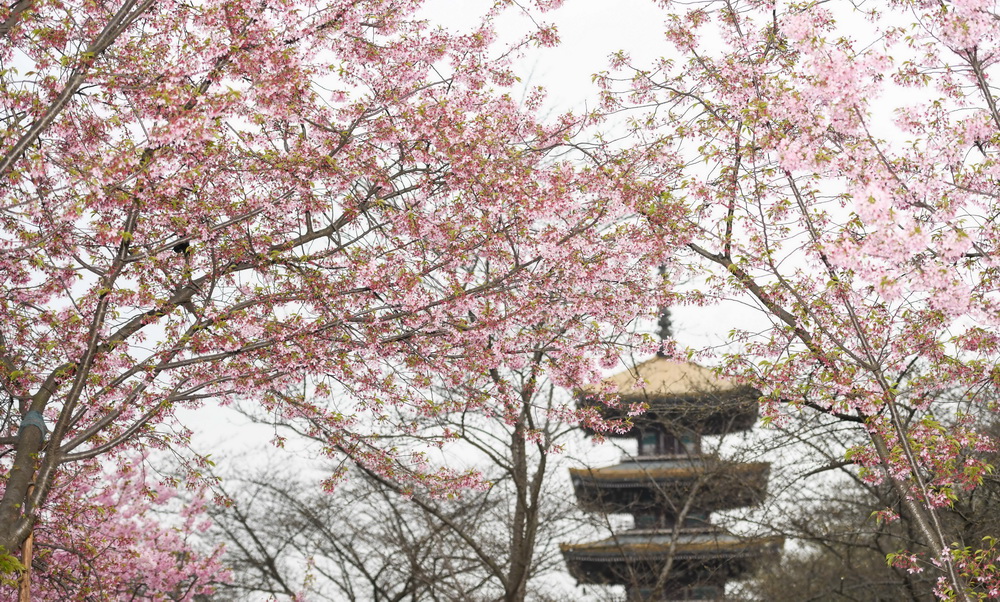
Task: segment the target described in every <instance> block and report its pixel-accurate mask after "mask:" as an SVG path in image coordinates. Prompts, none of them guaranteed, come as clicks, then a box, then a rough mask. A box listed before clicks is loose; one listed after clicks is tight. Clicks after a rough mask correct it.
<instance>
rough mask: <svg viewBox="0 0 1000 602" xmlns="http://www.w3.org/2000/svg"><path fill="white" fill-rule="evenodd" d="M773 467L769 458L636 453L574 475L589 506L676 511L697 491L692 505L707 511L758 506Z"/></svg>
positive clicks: (609, 509) (576, 487) (578, 493)
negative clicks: (742, 459)
mask: <svg viewBox="0 0 1000 602" xmlns="http://www.w3.org/2000/svg"><path fill="white" fill-rule="evenodd" d="M769 471H770V464H769V463H767V462H743V463H740V462H727V461H723V460H720V459H719V458H717V457H715V456H700V457H692V458H676V457H661V458H634V459H631V460H628V461H625V462H622V463H621V464H617V465H615V466H609V467H606V468H571V469H570V479H571V480H572V481H573V489H574V490H575V492H576V496H577V499H578V500H579V501H580V505H581V506H582V507H583V508H584V509H586V510H597V511H605V512H648V511H651V510H662V511H665V512H667V513H671V511H676V509H679V508H682V507H683V506H684V505H685V502H686V501H687V499H688V498H689V497H690V496H691V495H692V494H694V495H695V500H694V504H693V507H695V508H698V509H700V510H705V511H714V510H725V509H729V508H742V507H745V506H755V505H757V504H759V503H761V502H762V501H763V500H764V497H765V496H766V495H767V477H768V473H769ZM696 487H697V488H696Z"/></svg>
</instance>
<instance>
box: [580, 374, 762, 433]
mask: <svg viewBox="0 0 1000 602" xmlns="http://www.w3.org/2000/svg"><path fill="white" fill-rule="evenodd" d="M760 397H761V393H760V391H758V390H757V389H754V388H753V387H748V386H741V387H736V388H733V389H726V390H717V391H701V392H692V393H685V394H670V395H662V394H657V393H656V392H655V391H645V390H642V391H638V392H635V393H627V394H620V399H621V407H612V406H608V405H605V404H603V403H601V402H600V401H599V400H597V399H595V398H594V395H593V393H588V392H577V404H578V405H579V406H580V407H596V408H598V410H599V411H600V412H601V415H602V416H603V417H604V418H606V419H608V420H623V419H625V418H628V413H627V412H628V411H629V409H630V407H631V406H632V405H634V404H645V406H646V407H647V409H646V411H645V412H644V413H642V414H640V415H638V416H633V417H632V418H631V420H632V424H633V428H632V429H631V430H628V431H623V432H615V433H605V435H606V436H609V437H634V436H636V430H637V429H639V428H642V427H644V426H649V425H658V426H660V427H662V428H663V429H664V430H666V431H669V432H676V431H680V430H691V431H694V432H696V433H699V434H702V435H723V434H726V433H732V432H739V431H745V430H747V429H750V428H753V425H754V423H755V422H757V415H758V411H759V409H760V404H759V400H760ZM591 432H592V431H591Z"/></svg>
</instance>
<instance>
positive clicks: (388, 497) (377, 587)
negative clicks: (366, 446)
mask: <svg viewBox="0 0 1000 602" xmlns="http://www.w3.org/2000/svg"><path fill="white" fill-rule="evenodd" d="M542 343H543V341H541V340H539V341H536V342H534V343H533V342H532V341H531V340H530V338H526V340H525V341H524V344H525V345H526V346H528V347H530V346H532V345H541V344H542ZM545 361H549V360H548V358H547V355H546V354H545V352H544V350H543V349H542V348H541V347H539V348H538V352H537V354H536V355H535V360H534V361H533V362H531V363H530V364H529V365H528V366H526V367H524V368H522V369H520V370H514V371H501V370H493V371H492V374H491V378H492V379H493V380H494V382H495V384H497V386H500V387H503V388H505V389H507V388H509V389H510V390H511V391H512V392H514V395H512V397H511V398H510V399H511V402H510V404H509V405H507V406H506V407H504V408H501V409H498V413H499V414H500V416H498V417H500V418H502V420H497V419H496V418H490V417H484V416H482V415H481V414H480V413H479V412H470V411H466V410H464V409H462V403H463V402H462V401H461V400H460V399H459V397H460V396H461V395H462V394H464V391H461V390H460V391H449V390H446V389H442V390H439V391H438V392H437V393H438V396H439V397H438V399H439V405H438V408H439V409H438V410H437V411H434V412H426V411H425V412H422V413H421V414H420V415H417V416H409V417H406V416H405V413H404V412H397V414H396V415H395V418H394V419H393V420H392V424H393V425H394V426H392V427H390V428H386V429H385V431H384V432H382V434H381V435H380V436H379V437H378V440H379V441H380V442H381V443H380V444H381V445H391V446H393V447H395V448H396V450H397V453H399V454H400V455H405V454H406V453H412V454H414V455H416V456H419V458H420V460H419V461H420V462H426V463H436V462H439V461H447V462H449V463H451V464H455V463H461V464H464V465H466V466H468V467H471V468H474V469H475V470H476V471H478V472H479V473H480V474H481V475H482V478H483V479H484V480H485V482H484V484H483V485H482V486H481V487H479V488H477V489H475V490H471V491H465V492H457V493H449V494H447V495H440V494H435V493H434V492H433V491H428V490H427V489H425V488H421V487H416V488H414V487H413V486H412V485H411V484H410V483H409V482H408V481H407V480H406V479H405V478H393V477H392V476H390V475H385V474H381V473H378V472H376V471H374V470H371V469H368V468H366V467H365V466H364V464H363V463H358V464H356V465H355V466H353V467H352V468H350V469H349V470H348V473H349V474H351V475H352V476H351V477H350V478H349V479H348V481H347V482H346V483H342V484H340V485H338V486H337V488H336V489H335V490H333V491H328V492H325V493H324V492H322V491H318V487H316V484H315V483H312V487H310V485H309V483H307V482H303V480H302V479H297V478H293V477H290V476H283V475H284V474H285V471H282V470H277V469H276V470H270V471H268V472H267V474H264V475H261V476H259V477H257V478H254V479H245V478H244V479H239V478H237V479H235V480H234V481H233V482H232V483H231V485H228V486H227V492H228V493H229V495H230V497H231V498H232V499H233V503H232V505H229V506H224V507H219V508H216V509H214V510H212V514H213V517H214V519H215V521H216V523H217V528H216V529H215V531H214V532H215V533H217V534H218V535H219V537H220V540H221V541H225V542H227V553H226V556H225V557H224V560H225V561H226V562H227V563H229V566H231V567H232V569H233V573H234V580H233V583H232V584H231V585H229V586H226V587H225V588H224V592H225V591H230V592H233V595H234V596H235V598H236V599H240V598H241V597H243V596H245V595H247V594H248V593H250V592H258V593H275V594H278V595H284V596H294V595H297V594H299V593H302V594H303V595H304V596H305V597H306V598H308V599H314V598H316V599H329V600H342V599H350V600H359V601H362V600H364V601H369V600H371V601H382V600H402V599H406V600H442V601H445V600H505V601H523V600H552V601H555V600H567V599H570V598H571V597H572V593H571V589H572V588H567V589H560V587H559V586H558V585H553V583H552V582H551V579H552V577H553V575H556V581H555V583H560V582H561V581H562V582H565V581H566V577H565V565H564V563H563V559H562V555H561V554H560V551H559V546H558V544H559V543H562V542H565V541H573V540H577V539H579V538H580V537H586V536H587V534H588V533H590V532H592V531H594V530H595V528H594V526H593V525H591V526H589V528H588V526H587V524H586V520H587V518H586V517H585V516H583V515H582V514H581V513H580V512H579V510H578V509H577V508H576V503H575V500H574V499H573V498H572V495H571V493H570V492H569V491H568V482H567V481H568V473H567V472H566V466H567V462H566V461H565V458H564V456H563V454H562V453H561V451H560V450H561V448H563V446H564V445H566V444H567V443H577V444H578V443H579V442H580V439H582V436H583V435H582V432H581V431H580V430H579V429H577V428H576V426H575V425H574V424H572V423H571V422H570V423H567V421H566V419H567V417H573V416H575V415H576V411H575V407H574V402H573V399H572V397H571V396H570V395H569V394H568V393H567V392H566V391H565V390H560V389H559V388H558V387H555V386H554V385H553V384H552V383H551V382H547V380H546V379H545V378H544V377H543V376H542V369H541V364H542V363H543V362H545ZM240 407H242V408H243V409H244V410H245V411H246V413H247V415H250V416H252V417H255V418H257V419H259V420H261V421H267V420H268V417H267V415H266V414H264V413H259V412H258V413H256V414H255V413H254V411H255V410H254V407H253V406H249V405H241V406H240ZM402 423H406V424H408V428H407V429H405V430H400V429H399V428H397V427H396V426H395V425H398V424H402ZM279 428H281V425H279ZM284 429H288V430H291V431H297V432H300V433H310V432H312V434H311V435H309V436H312V437H314V438H315V439H316V441H317V442H323V441H326V440H327V438H326V435H325V434H324V433H323V432H322V430H315V429H321V426H320V425H315V424H313V425H310V424H307V423H301V422H300V423H288V424H286V425H284ZM442 432H447V433H449V434H448V435H447V437H448V440H447V441H444V442H442V444H443V451H442V452H441V455H440V456H438V454H436V453H432V452H431V451H430V450H428V449H427V446H426V443H425V442H426V441H427V440H432V441H434V440H438V439H439V437H440V433H442ZM345 454H346V455H347V456H348V457H350V455H351V454H350V452H349V451H347V450H345ZM307 565H308V566H307ZM560 577H561V579H560Z"/></svg>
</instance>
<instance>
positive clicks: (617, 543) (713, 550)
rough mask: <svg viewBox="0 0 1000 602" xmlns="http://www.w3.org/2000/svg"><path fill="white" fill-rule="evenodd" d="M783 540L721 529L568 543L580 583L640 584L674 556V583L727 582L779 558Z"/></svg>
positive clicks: (639, 533) (648, 532) (569, 558)
mask: <svg viewBox="0 0 1000 602" xmlns="http://www.w3.org/2000/svg"><path fill="white" fill-rule="evenodd" d="M784 541H785V540H784V538H783V537H757V538H741V537H736V536H734V535H731V534H728V533H725V532H723V531H721V530H719V529H698V530H681V531H680V532H679V533H678V534H677V537H676V541H675V538H674V534H673V532H672V531H671V530H658V529H653V530H633V531H626V532H623V533H619V534H617V535H614V536H612V537H609V538H607V539H602V540H600V541H596V542H592V543H584V544H562V545H561V546H560V547H561V549H562V553H563V557H565V559H566V563H567V565H568V566H569V569H570V573H571V574H572V575H573V576H574V577H575V578H576V579H577V581H578V582H580V583H620V584H626V585H630V584H631V585H636V584H637V583H636V581H639V584H641V582H642V581H643V580H644V579H650V578H651V579H654V580H655V578H656V576H657V575H658V574H659V570H660V569H661V568H662V566H663V565H664V563H666V562H667V561H668V560H669V559H670V558H671V556H672V557H673V561H674V570H672V571H671V581H676V582H680V583H682V584H683V583H688V584H690V583H698V582H703V583H708V582H715V583H718V582H724V581H725V580H726V579H729V578H733V577H738V576H740V575H741V574H743V573H745V572H747V571H749V570H752V569H753V568H754V567H755V566H756V565H757V563H758V562H759V561H760V560H762V559H764V558H769V557H774V556H776V555H777V554H778V553H779V552H780V550H781V547H782V546H783V545H784Z"/></svg>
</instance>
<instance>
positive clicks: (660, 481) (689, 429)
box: [562, 356, 784, 602]
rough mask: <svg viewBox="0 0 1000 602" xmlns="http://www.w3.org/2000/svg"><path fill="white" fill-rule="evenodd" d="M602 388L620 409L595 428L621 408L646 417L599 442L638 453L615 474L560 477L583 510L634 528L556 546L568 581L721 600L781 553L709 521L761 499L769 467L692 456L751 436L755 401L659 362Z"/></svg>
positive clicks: (702, 371)
mask: <svg viewBox="0 0 1000 602" xmlns="http://www.w3.org/2000/svg"><path fill="white" fill-rule="evenodd" d="M640 380H641V382H643V383H644V385H643V386H641V387H640V386H638V384H639V382H640ZM606 383H607V384H610V385H612V386H611V387H609V388H611V389H614V390H617V392H618V394H619V395H620V397H621V405H620V407H609V406H601V409H602V411H603V414H604V416H605V418H608V419H616V418H624V417H625V416H624V412H625V410H623V409H621V408H628V407H629V405H630V404H635V403H643V404H645V405H646V407H647V410H646V412H645V413H644V414H641V415H639V416H637V417H635V418H633V420H632V424H633V426H632V428H631V430H628V431H627V432H618V433H612V434H609V435H607V436H610V437H619V438H633V439H636V440H637V442H638V453H637V454H636V455H635V456H633V457H626V458H625V459H624V460H623V461H622V462H621V463H620V464H618V465H616V466H610V467H607V468H598V469H570V476H571V478H572V481H573V488H574V489H575V491H576V496H577V499H578V500H579V503H580V506H581V507H582V508H583V509H585V510H589V511H594V512H603V513H606V514H631V515H632V516H633V517H634V528H632V529H630V530H627V531H623V532H618V533H615V534H614V535H612V536H611V537H609V538H607V539H604V540H602V541H596V542H592V543H585V544H578V545H567V544H564V545H563V546H562V552H563V556H564V557H565V559H566V563H567V565H568V566H569V571H570V573H571V574H572V575H573V577H575V578H576V580H577V582H578V583H581V584H597V585H624V586H625V588H626V592H627V599H628V600H629V601H630V602H632V601H635V602H639V601H642V602H652V601H656V602H660V601H665V600H722V599H723V597H724V591H725V585H726V582H727V581H728V580H730V579H734V578H738V577H740V576H741V575H743V574H745V573H747V572H750V571H752V570H753V569H754V568H755V566H756V564H757V563H758V562H760V561H761V560H762V559H766V558H768V557H772V558H773V557H774V556H776V555H777V553H778V552H779V550H780V549H781V546H782V544H783V543H784V540H783V538H781V537H761V538H740V537H736V536H734V535H731V534H729V533H726V532H725V531H724V530H722V529H721V528H720V527H718V526H715V525H713V524H712V523H711V522H710V520H709V519H710V515H711V513H712V512H715V511H718V510H728V509H733V508H741V507H747V506H754V505H757V504H760V503H761V502H762V501H763V499H764V497H765V495H766V490H767V478H768V472H769V469H770V465H769V464H767V463H761V462H743V463H738V462H727V461H725V460H722V459H721V458H719V457H718V456H717V455H715V454H711V453H705V452H703V450H702V446H701V438H702V436H703V435H723V434H727V433H733V432H739V431H745V430H747V429H749V428H751V427H752V426H753V424H754V422H756V419H757V408H758V398H759V397H760V392H759V391H757V390H755V389H753V388H752V387H747V386H740V385H738V384H736V383H734V382H732V381H730V380H727V379H723V378H719V377H717V376H716V375H715V374H714V373H713V372H712V371H711V370H708V369H706V368H703V367H701V366H698V365H697V364H693V363H685V362H676V361H672V360H668V359H666V358H664V357H660V356H657V357H655V358H653V359H651V360H649V361H647V362H644V363H642V364H640V365H638V366H636V368H635V369H634V370H631V371H625V372H622V373H620V374H617V375H615V376H612V377H611V378H610V379H608V381H606ZM605 390H607V389H605ZM593 393H595V391H593V390H591V391H582V392H580V394H579V400H580V403H581V404H584V405H595V404H596V403H597V402H595V401H594V400H593V399H592V397H591V395H593Z"/></svg>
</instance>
